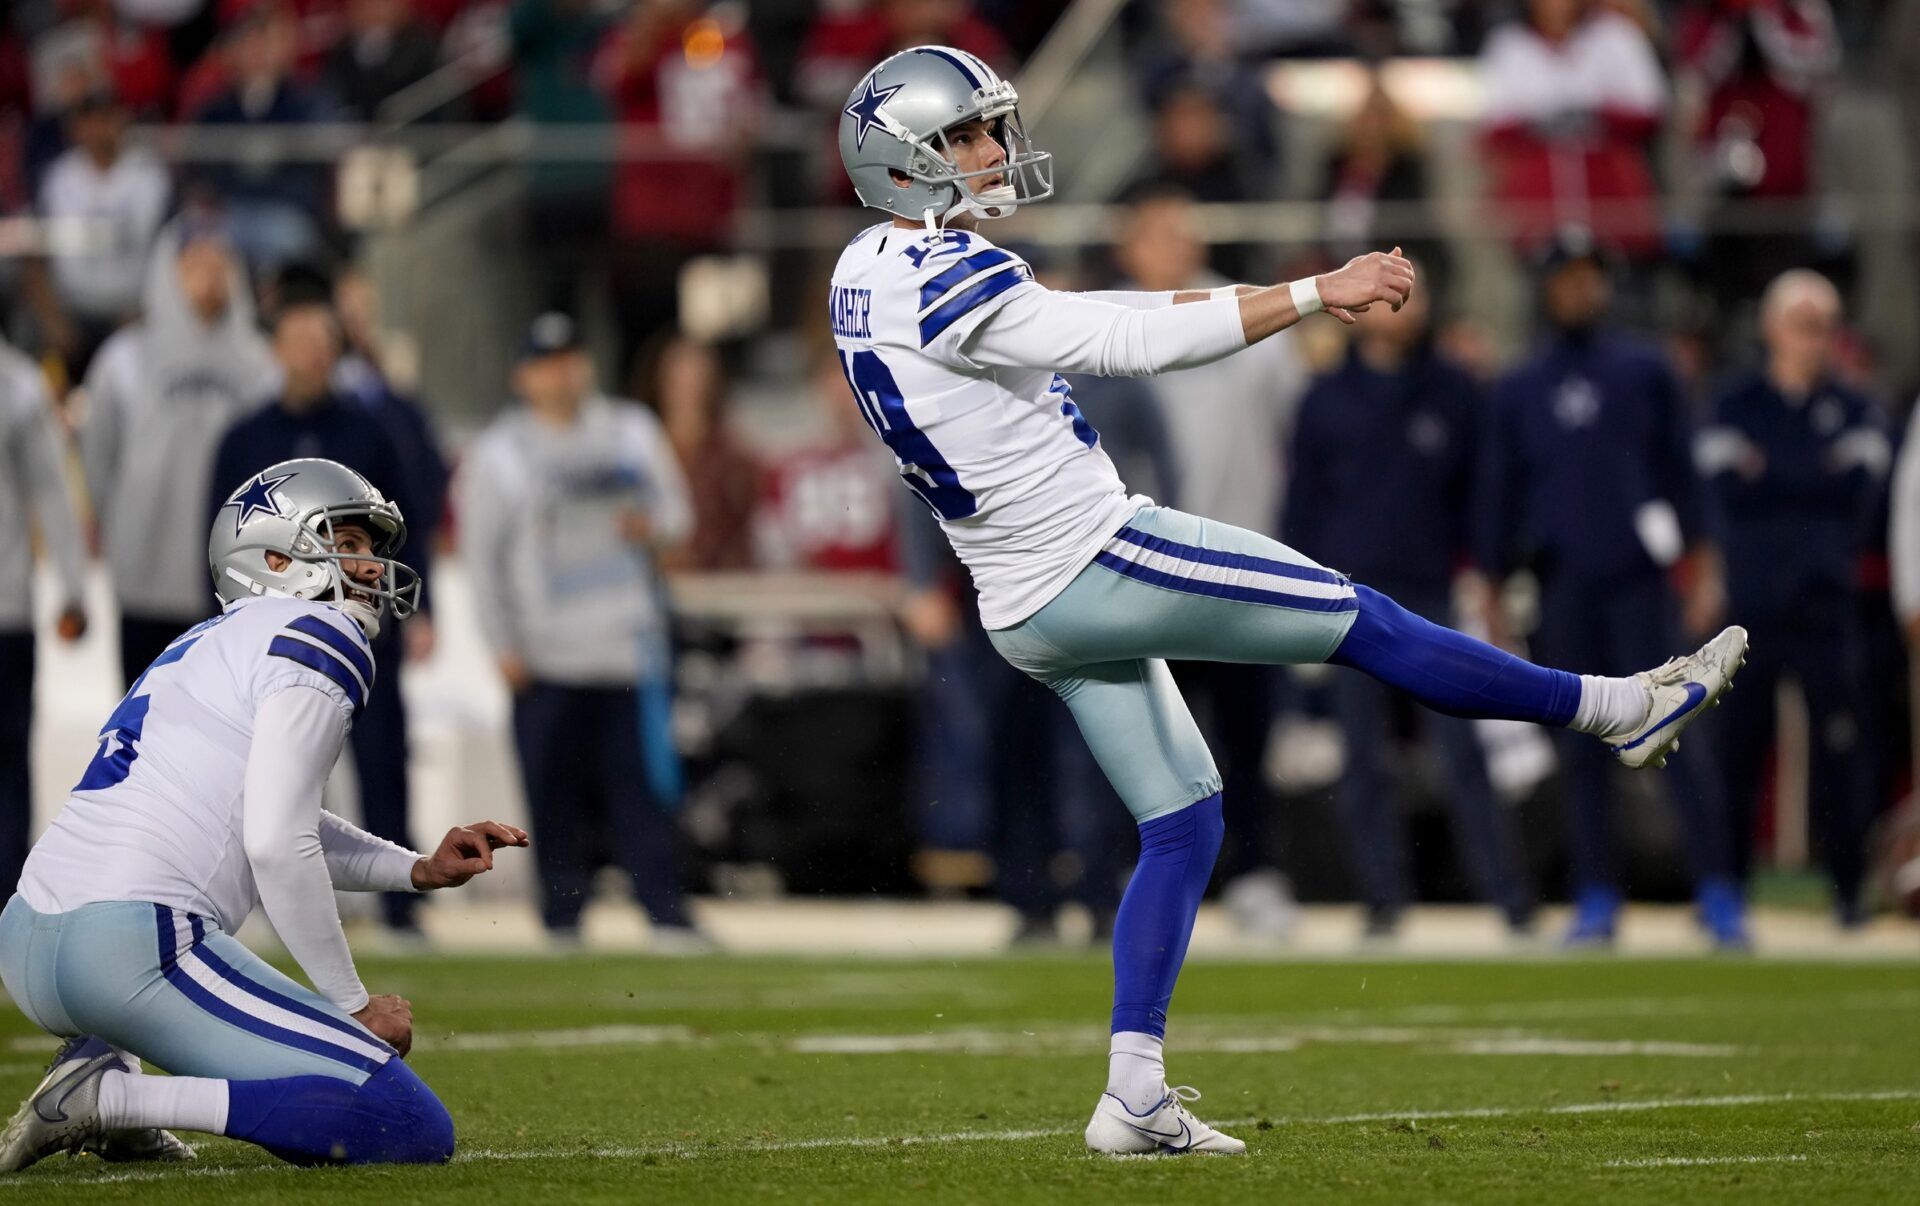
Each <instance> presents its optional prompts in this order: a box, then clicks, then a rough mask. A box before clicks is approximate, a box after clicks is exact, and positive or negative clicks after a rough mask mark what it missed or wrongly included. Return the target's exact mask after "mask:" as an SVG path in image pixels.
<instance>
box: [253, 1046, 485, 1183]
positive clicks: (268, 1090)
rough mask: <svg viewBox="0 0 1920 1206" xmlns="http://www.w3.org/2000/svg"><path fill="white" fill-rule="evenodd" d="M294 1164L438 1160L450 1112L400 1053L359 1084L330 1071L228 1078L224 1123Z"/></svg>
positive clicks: (443, 1153)
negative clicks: (328, 1074) (338, 1078)
mask: <svg viewBox="0 0 1920 1206" xmlns="http://www.w3.org/2000/svg"><path fill="white" fill-rule="evenodd" d="M226 1133H227V1134H228V1135H229V1136H230V1137H232V1138H234V1139H244V1140H246V1141H247V1142H248V1143H257V1144H259V1145H260V1146H261V1147H264V1148H266V1149H267V1150H268V1151H270V1152H272V1153H273V1154H274V1155H276V1156H278V1157H280V1158H281V1159H282V1160H287V1161H290V1162H292V1163H294V1164H440V1163H444V1162H445V1161H447V1160H449V1159H451V1158H452V1156H453V1118H452V1117H451V1116H450V1115H449V1114H448V1113H447V1107H445V1106H444V1105H441V1104H440V1099H439V1098H438V1097H435V1096H434V1095H433V1090H432V1089H429V1088H427V1086H426V1085H425V1084H424V1083H423V1082H422V1081H421V1080H420V1078H419V1077H418V1076H415V1075H414V1074H413V1069H411V1068H409V1067H407V1066H406V1065H405V1064H403V1063H401V1062H400V1061H399V1060H398V1059H390V1060H388V1061H387V1062H386V1063H385V1064H382V1065H381V1066H380V1069H379V1070H378V1071H377V1072H375V1073H374V1074H373V1075H372V1076H369V1077H368V1078H367V1080H366V1083H364V1084H361V1085H358V1086H355V1085H354V1084H353V1083H352V1082H350V1081H345V1080H336V1079H334V1078H333V1077H331V1076H288V1077H284V1078H282V1079H279V1080H233V1081H228V1082H227V1130H226Z"/></svg>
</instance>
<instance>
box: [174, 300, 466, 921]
mask: <svg viewBox="0 0 1920 1206" xmlns="http://www.w3.org/2000/svg"><path fill="white" fill-rule="evenodd" d="M273 352H274V357H275V359H277V360H278V361H279V362H280V368H281V372H282V374H283V382H282V385H281V388H280V391H279V393H278V394H277V395H276V396H275V397H274V399H273V401H272V402H271V403H269V404H268V405H267V406H266V407H265V408H264V409H262V410H260V411H257V412H255V413H254V414H253V415H251V416H249V417H248V418H245V419H242V420H241V421H240V422H238V423H237V424H235V425H234V426H233V428H232V429H230V430H229V431H228V432H227V434H226V437H225V438H224V439H222V440H221V442H220V449H219V451H218V452H217V453H216V454H215V455H214V469H213V480H212V481H211V482H209V483H208V487H209V492H208V505H207V516H208V519H209V521H211V519H212V518H213V516H214V515H215V514H216V513H217V512H218V510H219V508H220V506H221V504H222V503H224V502H225V501H226V499H227V496H228V495H229V494H231V493H232V492H233V490H234V488H235V487H236V486H237V485H239V484H240V483H242V482H244V481H245V480H246V479H247V478H248V476H249V475H251V474H253V473H256V472H258V471H259V470H260V469H261V468H262V467H263V466H266V465H272V464H275V463H277V462H279V461H285V460H291V459H293V458H295V457H325V458H327V459H328V460H333V461H338V462H340V463H341V464H343V465H345V466H347V467H348V468H349V469H352V470H353V471H354V472H356V473H358V474H360V476H362V477H364V478H366V479H367V480H368V481H369V482H371V483H373V487H374V489H376V490H378V491H380V493H381V494H383V495H385V496H386V497H387V498H388V500H390V501H392V502H393V503H395V504H397V505H398V506H399V508H400V513H401V514H402V515H404V516H405V517H406V519H407V525H408V531H407V543H406V545H405V547H404V549H403V550H396V555H404V556H405V557H406V559H407V561H408V562H409V564H411V565H413V566H414V567H415V568H417V569H420V570H421V572H422V574H423V575H424V574H425V572H426V570H425V565H424V562H425V559H426V557H427V554H428V552H429V550H431V548H432V547H433V530H432V520H433V517H434V516H436V515H437V514H438V513H439V507H438V500H437V499H436V500H432V501H429V500H428V499H426V498H424V497H422V494H421V492H420V490H419V484H420V477H419V475H418V473H417V472H416V471H415V469H414V467H413V466H412V465H410V464H409V463H408V461H407V459H406V455H405V451H404V449H403V447H402V445H401V443H400V442H399V441H398V440H397V439H396V438H395V436H394V433H393V429H392V427H391V426H390V425H389V424H387V423H385V422H382V421H380V419H379V418H378V417H377V416H375V415H372V414H370V413H369V412H368V410H367V409H366V408H365V407H363V406H361V405H360V404H358V403H357V402H355V401H353V400H351V399H349V398H347V397H345V396H343V395H342V394H340V393H339V392H338V391H337V390H336V389H335V387H334V385H333V372H334V368H335V365H336V363H337V362H338V360H339V358H340V330H339V326H338V324H337V322H336V320H335V318H334V314H333V311H332V309H331V308H330V307H328V306H327V305H326V304H325V303H324V302H323V301H321V300H318V299H313V298H306V297H301V296H298V295H295V296H292V297H289V298H283V299H282V304H281V308H280V310H279V313H278V315H277V317H276V319H275V322H274V331H273ZM402 627H403V625H399V624H391V625H386V626H384V627H383V628H382V629H381V632H380V634H379V635H378V636H377V637H375V638H374V641H373V652H374V658H375V664H376V665H378V666H380V667H382V669H383V670H384V673H381V674H378V675H376V676H375V678H374V683H373V689H372V691H371V692H370V694H369V696H368V699H367V706H368V708H378V709H380V714H381V715H382V716H384V717H387V719H385V720H383V721H382V722H381V723H379V724H356V725H354V726H353V734H352V737H351V741H352V744H353V761H354V770H355V771H356V773H357V775H358V778H359V780H360V806H361V811H362V813H363V814H364V815H363V818H362V819H363V820H364V821H365V823H366V827H367V829H368V830H370V831H371V832H373V833H375V834H377V835H378V836H380V837H383V838H387V839H388V840H390V841H395V842H400V843H401V844H403V845H408V844H410V841H409V838H408V834H407V814H408V811H409V804H410V801H409V796H408V790H407V741H406V708H405V704H404V703H403V701H402V697H401V694H400V675H399V672H398V668H399V666H400V664H401V661H402V657H401V650H402V638H401V636H400V629H401V628H402ZM381 903H382V910H383V912H384V914H385V919H386V922H387V924H388V925H389V926H391V927H392V928H393V929H395V930H398V931H400V932H402V933H413V932H415V920H414V903H415V898H414V896H413V895H412V894H411V893H403V892H396V893H387V894H385V895H383V896H382V897H381Z"/></svg>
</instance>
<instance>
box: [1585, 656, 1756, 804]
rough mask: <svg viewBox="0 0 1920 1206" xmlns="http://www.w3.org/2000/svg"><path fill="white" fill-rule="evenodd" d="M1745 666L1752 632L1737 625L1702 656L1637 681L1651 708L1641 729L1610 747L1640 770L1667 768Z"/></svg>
mask: <svg viewBox="0 0 1920 1206" xmlns="http://www.w3.org/2000/svg"><path fill="white" fill-rule="evenodd" d="M1746 664H1747V630H1746V629H1744V628H1741V627H1739V626H1738V625H1735V626H1734V627H1732V628H1727V629H1724V630H1722V631H1721V633H1720V635H1719V636H1717V637H1715V638H1713V639H1712V640H1711V641H1708V642H1707V643H1706V644H1704V645H1702V646H1700V648H1699V650H1698V651H1697V652H1694V653H1689V654H1688V655H1687V656H1685V657H1676V658H1674V659H1673V660H1672V661H1670V662H1668V663H1666V664H1665V665H1663V666H1661V667H1660V668H1659V669H1657V670H1646V671H1642V672H1641V673H1639V674H1636V675H1634V678H1636V679H1638V680H1639V681H1640V682H1641V683H1642V684H1643V685H1645V686H1646V688H1647V694H1648V696H1649V697H1650V698H1651V700H1652V705H1651V706H1650V707H1649V708H1648V709H1647V718H1646V719H1645V720H1643V721H1641V722H1640V727H1639V728H1637V729H1635V730H1634V731H1633V732H1631V733H1628V734H1627V735H1626V736H1625V737H1623V738H1621V739H1620V740H1619V741H1609V742H1608V743H1607V748H1608V749H1610V750H1612V751H1613V756H1614V757H1616V758H1618V759H1619V760H1620V761H1621V762H1623V763H1625V764H1626V765H1628V766H1631V767H1633V768H1635V769H1639V768H1640V767H1643V766H1665V765H1666V764H1667V755H1668V754H1670V753H1672V752H1673V751H1674V750H1676V749H1678V748H1680V734H1681V733H1682V732H1683V731H1684V730H1685V729H1686V727H1687V726H1688V725H1690V724H1692V723H1693V722H1694V721H1695V720H1698V719H1699V718H1700V715H1701V713H1703V712H1705V711H1706V710H1707V709H1708V708H1711V707H1715V706H1717V705H1718V704H1719V703H1720V697H1721V696H1722V695H1725V694H1726V693H1727V691H1728V690H1729V689H1731V688H1732V685H1733V676H1734V673H1735V672H1736V671H1738V670H1739V669H1740V667H1742V666H1744V665H1746Z"/></svg>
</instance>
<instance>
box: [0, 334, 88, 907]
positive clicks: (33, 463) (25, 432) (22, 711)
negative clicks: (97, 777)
mask: <svg viewBox="0 0 1920 1206" xmlns="http://www.w3.org/2000/svg"><path fill="white" fill-rule="evenodd" d="M64 459H65V455H64V449H63V447H62V440H61V438H60V431H59V426H58V424H57V423H56V422H55V420H54V415H53V402H52V399H50V398H49V397H48V396H47V382H46V378H45V377H43V376H42V375H41V373H40V367H39V366H38V365H36V364H34V362H33V361H31V360H29V359H27V358H26V357H25V356H23V355H21V354H20V353H19V352H16V351H15V350H13V348H11V347H9V346H8V345H7V343H6V341H4V340H0V891H5V890H6V888H7V885H11V884H12V883H13V881H14V880H16V879H18V878H20V864H21V863H22V862H24V861H25V860H26V857H27V833H28V829H29V822H30V820H31V819H32V815H33V793H32V790H31V783H30V782H29V779H28V774H27V746H28V736H29V730H30V729H31V727H32V723H33V663H34V639H33V535H34V533H35V532H36V531H37V532H38V533H39V536H40V546H41V548H42V549H43V550H44V551H45V553H46V555H47V556H48V557H50V558H51V559H52V561H53V566H54V569H55V571H56V572H57V573H58V576H59V579H60V624H59V632H60V635H61V637H62V638H64V639H66V640H69V641H71V640H75V639H77V638H78V637H79V636H80V635H81V634H82V633H84V632H85V631H86V628H87V613H86V612H85V611H84V610H82V608H81V591H82V587H83V585H84V583H83V582H82V580H81V575H82V573H83V571H84V568H85V564H86V558H85V553H84V550H83V549H82V548H81V543H80V525H79V522H78V521H77V520H76V519H75V518H74V514H73V499H72V498H71V497H70V496H69V495H68V493H67V478H66V474H65V473H64V472H62V469H61V465H62V462H63V461H64Z"/></svg>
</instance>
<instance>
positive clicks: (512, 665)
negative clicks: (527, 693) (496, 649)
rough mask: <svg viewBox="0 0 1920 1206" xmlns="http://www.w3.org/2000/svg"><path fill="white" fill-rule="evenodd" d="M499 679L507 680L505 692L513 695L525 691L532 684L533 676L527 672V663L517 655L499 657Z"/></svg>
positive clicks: (507, 654)
mask: <svg viewBox="0 0 1920 1206" xmlns="http://www.w3.org/2000/svg"><path fill="white" fill-rule="evenodd" d="M500 677H501V678H504V679H506V680H507V690H509V691H511V692H513V693H514V694H515V695H518V694H520V692H522V691H524V690H526V689H527V687H528V686H529V685H531V684H532V682H533V675H531V674H529V673H528V672H527V663H526V662H525V661H523V660H521V657H520V655H519V654H517V653H503V654H501V655H500Z"/></svg>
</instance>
